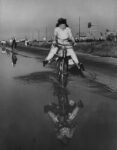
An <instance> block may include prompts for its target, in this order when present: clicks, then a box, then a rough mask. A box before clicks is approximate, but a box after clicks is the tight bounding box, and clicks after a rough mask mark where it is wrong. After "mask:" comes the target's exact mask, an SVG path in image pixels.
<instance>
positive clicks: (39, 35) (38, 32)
mask: <svg viewBox="0 0 117 150" xmlns="http://www.w3.org/2000/svg"><path fill="white" fill-rule="evenodd" d="M39 39H40V31H38V41H39Z"/></svg>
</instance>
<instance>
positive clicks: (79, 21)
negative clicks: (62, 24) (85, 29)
mask: <svg viewBox="0 0 117 150" xmlns="http://www.w3.org/2000/svg"><path fill="white" fill-rule="evenodd" d="M79 40H80V17H79Z"/></svg>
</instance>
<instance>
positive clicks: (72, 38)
mask: <svg viewBox="0 0 117 150" xmlns="http://www.w3.org/2000/svg"><path fill="white" fill-rule="evenodd" d="M68 32H69V39H70V40H71V41H72V42H73V44H75V39H74V37H73V34H72V32H71V29H69V30H68Z"/></svg>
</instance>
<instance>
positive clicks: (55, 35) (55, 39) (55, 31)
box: [53, 28, 58, 44]
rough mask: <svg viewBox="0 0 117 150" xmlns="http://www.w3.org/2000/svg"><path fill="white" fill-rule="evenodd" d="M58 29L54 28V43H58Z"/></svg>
mask: <svg viewBox="0 0 117 150" xmlns="http://www.w3.org/2000/svg"><path fill="white" fill-rule="evenodd" d="M57 39H58V38H57V30H56V28H55V30H54V38H53V44H57Z"/></svg>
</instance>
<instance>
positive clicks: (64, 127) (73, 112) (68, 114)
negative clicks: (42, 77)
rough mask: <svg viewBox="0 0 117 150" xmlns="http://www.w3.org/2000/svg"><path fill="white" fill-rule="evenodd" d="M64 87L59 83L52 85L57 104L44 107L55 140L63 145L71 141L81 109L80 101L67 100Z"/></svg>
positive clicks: (66, 92) (66, 91)
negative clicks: (52, 124) (54, 131)
mask: <svg viewBox="0 0 117 150" xmlns="http://www.w3.org/2000/svg"><path fill="white" fill-rule="evenodd" d="M66 80H67V79H66ZM65 83H67V81H66V82H65ZM66 86H67V84H65V86H64V87H63V85H62V86H61V85H60V83H57V82H56V83H53V87H54V92H53V95H54V96H56V97H57V103H55V102H52V103H50V104H48V105H45V106H44V112H45V113H47V114H48V116H49V117H50V118H51V120H52V122H53V123H54V125H55V130H56V137H57V139H58V140H60V141H61V142H62V143H64V144H67V143H68V142H69V141H70V140H71V139H72V137H73V134H74V132H75V129H76V127H77V122H76V119H77V116H78V112H79V110H80V108H82V107H83V103H82V101H81V100H79V101H78V102H75V101H74V100H69V98H68V95H69V92H68V90H67V88H66Z"/></svg>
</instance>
